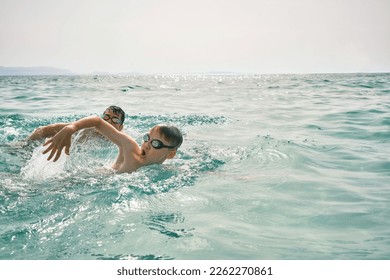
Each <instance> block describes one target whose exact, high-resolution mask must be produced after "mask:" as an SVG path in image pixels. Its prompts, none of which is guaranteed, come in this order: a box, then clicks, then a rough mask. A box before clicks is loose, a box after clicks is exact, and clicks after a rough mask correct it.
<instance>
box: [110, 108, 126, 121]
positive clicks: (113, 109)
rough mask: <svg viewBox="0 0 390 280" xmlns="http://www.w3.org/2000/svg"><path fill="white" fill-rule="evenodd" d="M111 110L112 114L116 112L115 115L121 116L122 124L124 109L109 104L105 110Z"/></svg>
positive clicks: (124, 115)
mask: <svg viewBox="0 0 390 280" xmlns="http://www.w3.org/2000/svg"><path fill="white" fill-rule="evenodd" d="M109 109H110V110H111V111H112V112H113V113H114V114H117V115H120V116H121V124H123V123H124V122H125V117H126V114H125V111H123V110H122V108H121V107H118V106H110V107H108V108H107V109H106V110H105V111H107V110H109Z"/></svg>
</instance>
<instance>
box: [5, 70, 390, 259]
mask: <svg viewBox="0 0 390 280" xmlns="http://www.w3.org/2000/svg"><path fill="white" fill-rule="evenodd" d="M0 100H1V103H0V259H62V260H64V259H179V260H180V259H201V260H202V259H390V219H389V217H390V180H389V179H390V154H389V151H390V74H316V75H197V74H191V75H184V74H183V75H134V76H26V77H22V76H19V77H0ZM110 105H117V106H120V107H122V108H123V109H124V110H125V111H126V121H125V124H124V125H125V129H124V130H125V132H126V133H128V134H130V135H131V136H132V137H133V138H134V139H136V141H137V142H138V143H139V144H141V143H142V135H143V134H144V133H145V132H147V131H148V130H149V128H151V127H152V126H154V125H156V124H159V123H169V124H174V125H176V126H178V127H180V129H181V130H182V132H183V134H184V143H183V145H182V147H181V148H180V149H179V151H178V153H177V156H176V157H175V158H174V159H172V160H167V161H166V162H165V163H164V164H162V165H151V166H147V167H143V168H141V169H139V170H138V171H137V172H134V173H132V174H113V173H112V172H110V164H111V163H112V162H113V161H114V160H115V157H116V154H117V148H116V147H115V146H114V145H112V144H110V143H109V142H107V141H106V140H104V139H99V138H93V139H87V140H85V141H77V139H76V140H75V141H74V142H73V145H72V147H71V152H70V156H65V155H62V156H61V158H60V160H59V161H58V162H56V163H53V162H48V161H47V160H46V155H43V154H42V151H43V147H42V141H35V142H30V143H27V142H26V141H25V139H26V138H27V137H28V136H29V134H30V133H31V132H33V130H34V129H35V128H37V127H39V126H43V125H47V124H51V123H56V122H72V121H75V120H77V119H79V118H81V117H84V116H89V115H92V114H99V115H100V114H101V113H103V111H104V110H105V109H106V107H108V106H110ZM75 137H77V135H76V136H75Z"/></svg>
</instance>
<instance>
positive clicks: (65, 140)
mask: <svg viewBox="0 0 390 280" xmlns="http://www.w3.org/2000/svg"><path fill="white" fill-rule="evenodd" d="M85 128H94V129H96V130H97V131H98V132H99V133H100V134H102V135H103V136H105V137H106V138H108V139H109V140H110V141H111V142H113V143H114V144H115V145H117V146H118V148H119V154H118V156H117V159H116V161H115V162H114V163H113V165H112V168H113V169H114V170H115V171H116V172H117V173H124V172H126V173H132V172H134V171H136V170H137V169H138V168H140V167H142V166H146V165H150V164H161V163H163V162H164V161H165V160H166V159H171V158H173V157H174V156H175V155H176V152H177V149H178V148H179V147H180V145H181V144H182V142H183V136H182V134H181V132H180V130H179V129H178V128H177V127H175V126H168V125H157V126H154V127H153V128H151V129H150V130H149V132H148V133H146V134H145V135H144V138H143V141H144V142H143V143H142V145H141V146H138V144H137V142H136V141H135V140H134V139H133V138H132V137H131V136H129V135H127V134H126V133H123V132H121V131H119V130H117V129H115V128H114V127H113V126H112V125H110V124H109V123H108V122H106V121H104V120H103V119H102V118H100V117H98V116H90V117H85V118H82V119H79V120H78V121H75V122H73V123H70V124H67V125H65V126H64V127H63V128H62V129H61V130H60V131H58V132H57V133H56V134H55V135H54V136H53V137H52V138H50V139H48V140H47V141H46V142H45V144H44V146H48V147H47V149H46V150H45V151H43V154H47V153H49V152H50V154H49V157H48V158H47V160H51V159H52V158H53V157H54V158H53V161H57V160H58V158H59V157H60V156H61V153H62V150H63V149H64V148H65V154H67V155H69V149H70V146H71V139H72V134H74V133H75V132H77V131H79V130H81V129H85Z"/></svg>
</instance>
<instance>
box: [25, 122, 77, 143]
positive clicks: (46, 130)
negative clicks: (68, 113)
mask: <svg viewBox="0 0 390 280" xmlns="http://www.w3.org/2000/svg"><path fill="white" fill-rule="evenodd" d="M68 124H69V123H55V124H49V125H46V126H41V127H38V128H37V129H35V130H34V132H33V133H31V135H30V136H29V137H28V138H27V140H28V141H34V140H39V139H42V138H47V137H52V136H54V135H55V134H56V133H57V132H58V131H60V130H61V129H63V128H64V127H65V126H67V125H68Z"/></svg>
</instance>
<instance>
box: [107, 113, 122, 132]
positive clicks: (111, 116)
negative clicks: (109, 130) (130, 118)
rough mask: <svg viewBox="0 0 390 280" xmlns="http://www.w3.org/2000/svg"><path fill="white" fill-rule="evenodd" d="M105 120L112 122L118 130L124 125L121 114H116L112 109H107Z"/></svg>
mask: <svg viewBox="0 0 390 280" xmlns="http://www.w3.org/2000/svg"><path fill="white" fill-rule="evenodd" d="M103 120H105V121H106V122H108V123H109V124H111V125H112V126H113V127H115V128H116V129H117V130H119V131H121V130H122V128H123V125H122V123H121V114H115V113H114V112H113V111H112V110H111V109H107V110H106V111H104V113H103Z"/></svg>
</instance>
